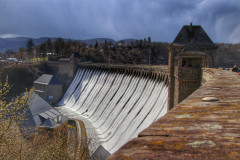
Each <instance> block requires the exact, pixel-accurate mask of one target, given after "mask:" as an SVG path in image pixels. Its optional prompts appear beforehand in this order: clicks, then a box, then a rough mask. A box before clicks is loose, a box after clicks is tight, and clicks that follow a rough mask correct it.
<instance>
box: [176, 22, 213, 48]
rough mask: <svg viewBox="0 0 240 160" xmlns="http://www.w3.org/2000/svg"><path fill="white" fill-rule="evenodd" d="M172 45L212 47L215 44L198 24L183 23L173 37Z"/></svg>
mask: <svg viewBox="0 0 240 160" xmlns="http://www.w3.org/2000/svg"><path fill="white" fill-rule="evenodd" d="M172 44H173V45H183V46H185V47H187V48H189V49H190V50H191V49H193V48H194V49H196V48H214V47H215V45H214V43H213V42H212V40H211V39H210V38H209V36H208V35H207V33H206V32H205V31H204V30H203V28H202V27H201V26H200V25H194V26H193V25H192V23H190V25H185V26H183V27H182V29H181V30H180V32H179V33H178V35H177V37H176V38H175V39H174V41H173V43H172Z"/></svg>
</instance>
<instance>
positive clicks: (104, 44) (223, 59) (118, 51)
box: [0, 37, 240, 67]
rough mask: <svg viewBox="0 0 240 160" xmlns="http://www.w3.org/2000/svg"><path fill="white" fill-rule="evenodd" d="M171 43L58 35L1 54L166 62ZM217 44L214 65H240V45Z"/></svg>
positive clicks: (90, 61)
mask: <svg viewBox="0 0 240 160" xmlns="http://www.w3.org/2000/svg"><path fill="white" fill-rule="evenodd" d="M168 45H169V43H167V42H152V41H151V37H148V38H144V39H140V40H135V39H130V40H121V41H118V42H113V41H107V40H105V41H101V42H98V41H97V40H96V41H95V43H93V44H90V45H87V44H86V43H84V42H79V41H72V40H70V39H69V40H64V39H62V38H57V39H56V40H55V41H53V42H52V41H51V39H50V38H49V39H47V41H45V42H43V43H41V44H40V45H35V44H34V43H33V40H31V39H29V40H28V42H27V44H26V48H19V50H18V52H13V51H12V50H7V51H5V52H4V53H2V54H1V55H0V57H4V56H5V57H15V58H18V59H21V60H26V59H33V58H39V57H46V56H47V57H48V60H51V61H56V60H58V59H59V58H68V57H69V56H70V55H71V54H72V53H78V54H79V56H80V61H81V62H89V63H111V64H153V65H167V64H168V49H167V48H168ZM216 46H217V49H216V53H215V54H216V55H215V60H214V61H215V63H214V64H215V66H214V67H232V66H233V65H234V64H237V65H238V66H239V65H240V44H224V43H217V44H216ZM239 67H240V66H239Z"/></svg>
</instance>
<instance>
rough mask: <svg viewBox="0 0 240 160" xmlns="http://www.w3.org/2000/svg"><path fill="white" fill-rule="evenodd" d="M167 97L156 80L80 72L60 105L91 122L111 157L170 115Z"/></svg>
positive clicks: (164, 86) (90, 71) (91, 70)
mask: <svg viewBox="0 0 240 160" xmlns="http://www.w3.org/2000/svg"><path fill="white" fill-rule="evenodd" d="M167 97H168V89H167V85H164V82H163V81H160V80H156V78H155V79H154V78H149V76H146V75H144V74H140V73H138V74H128V73H126V72H120V71H119V72H116V71H115V72H113V71H110V70H108V71H107V70H100V69H88V68H80V69H79V70H78V71H77V73H76V76H75V78H74V79H73V81H72V83H71V84H70V86H69V88H68V89H67V91H66V92H65V94H64V96H63V98H62V99H61V101H60V102H59V103H58V105H59V106H62V107H63V108H67V109H70V110H71V111H72V112H75V113H77V114H78V115H79V116H81V117H83V118H85V119H88V121H89V122H90V123H91V125H92V127H93V128H94V129H95V131H96V133H97V136H98V139H99V143H100V145H101V147H103V148H104V149H105V150H107V151H108V152H109V153H110V154H112V153H114V152H115V151H117V150H118V149H119V148H120V147H121V146H122V145H124V144H125V143H127V142H128V141H129V140H131V139H132V138H134V137H137V135H138V134H139V133H140V132H141V131H142V130H143V129H145V128H146V127H148V126H149V125H150V124H152V123H153V122H154V121H156V120H157V119H158V118H160V117H161V116H163V115H165V114H166V113H167Z"/></svg>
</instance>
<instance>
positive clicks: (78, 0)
mask: <svg viewBox="0 0 240 160" xmlns="http://www.w3.org/2000/svg"><path fill="white" fill-rule="evenodd" d="M190 22H193V25H201V26H202V27H203V29H204V30H205V31H206V32H207V34H208V35H209V36H210V38H211V39H212V40H213V41H214V42H227V43H240V0H0V37H2V38H6V37H16V36H26V37H32V38H39V37H63V38H72V39H90V38H113V39H115V40H120V39H126V38H136V39H143V38H144V37H146V38H147V37H148V36H151V38H152V40H153V41H167V42H172V41H173V40H174V38H175V37H176V35H177V33H178V32H179V31H180V29H181V27H182V26H183V25H189V23H190Z"/></svg>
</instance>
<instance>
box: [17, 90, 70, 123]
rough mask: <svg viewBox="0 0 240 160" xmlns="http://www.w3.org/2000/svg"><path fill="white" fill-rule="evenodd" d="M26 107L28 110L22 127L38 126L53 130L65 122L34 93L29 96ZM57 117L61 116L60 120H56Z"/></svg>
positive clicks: (64, 118) (59, 114) (63, 117)
mask: <svg viewBox="0 0 240 160" xmlns="http://www.w3.org/2000/svg"><path fill="white" fill-rule="evenodd" d="M24 94H26V93H24ZM26 107H27V108H28V110H27V115H26V120H25V121H24V123H23V125H22V127H36V126H40V127H47V128H55V127H57V126H59V125H60V124H61V123H62V122H64V121H66V120H67V117H65V116H63V115H61V113H60V112H58V111H57V110H56V109H55V108H54V107H52V106H51V105H50V104H48V103H47V102H46V101H45V100H44V99H42V98H41V97H40V96H38V95H37V94H36V93H34V92H33V93H32V95H31V100H30V103H29V105H28V106H26ZM59 116H61V118H60V119H59V118H58V117H59ZM59 120H60V121H59ZM55 121H56V122H55Z"/></svg>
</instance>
